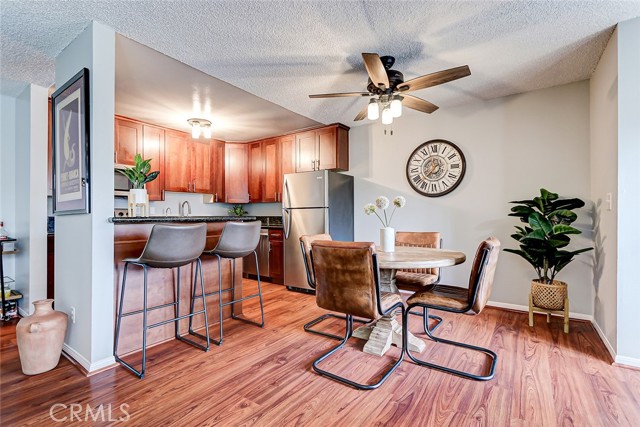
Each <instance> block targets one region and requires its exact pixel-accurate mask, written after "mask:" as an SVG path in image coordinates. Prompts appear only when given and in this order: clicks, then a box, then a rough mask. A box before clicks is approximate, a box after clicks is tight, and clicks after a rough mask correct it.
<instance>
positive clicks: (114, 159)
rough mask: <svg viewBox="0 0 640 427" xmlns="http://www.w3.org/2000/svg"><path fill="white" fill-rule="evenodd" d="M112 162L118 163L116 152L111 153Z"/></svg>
mask: <svg viewBox="0 0 640 427" xmlns="http://www.w3.org/2000/svg"><path fill="white" fill-rule="evenodd" d="M113 163H118V152H117V151H116V152H114V153H113Z"/></svg>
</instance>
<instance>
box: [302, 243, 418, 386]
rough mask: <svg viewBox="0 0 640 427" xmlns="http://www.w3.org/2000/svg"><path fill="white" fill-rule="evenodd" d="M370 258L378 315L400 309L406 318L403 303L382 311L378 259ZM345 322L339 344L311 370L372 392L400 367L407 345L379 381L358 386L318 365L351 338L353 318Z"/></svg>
mask: <svg viewBox="0 0 640 427" xmlns="http://www.w3.org/2000/svg"><path fill="white" fill-rule="evenodd" d="M311 258H312V259H313V253H311ZM372 258H373V275H374V280H375V283H376V304H377V306H378V313H380V315H381V316H384V315H386V314H389V313H393V312H394V311H395V310H397V309H400V310H401V311H402V318H403V319H404V318H405V317H406V313H407V312H406V311H405V308H404V303H403V302H402V301H400V302H398V303H396V304H394V305H392V306H390V307H389V308H387V309H386V310H384V311H383V310H382V302H381V298H380V279H379V278H380V270H379V268H378V257H377V255H376V254H375V253H374V254H372ZM345 320H346V328H345V335H344V337H341V342H340V344H338V345H337V346H335V347H334V348H332V349H331V350H329V351H328V352H326V353H325V354H323V355H322V356H320V357H319V358H317V359H316V360H314V361H313V370H314V371H316V372H317V373H319V374H320V375H324V376H326V377H329V378H331V379H334V380H336V381H339V382H341V383H344V384H347V385H349V386H351V387H354V388H357V389H360V390H373V389H376V388H378V387H380V386H381V385H382V384H383V383H384V382H385V381H386V380H387V378H389V376H390V375H391V374H392V373H393V372H394V371H395V370H396V369H397V368H398V366H400V364H401V363H402V361H403V360H404V352H405V351H404V348H405V347H406V345H407V343H406V342H403V348H402V349H400V357H399V358H398V360H397V361H396V362H395V363H394V364H393V366H391V368H389V369H388V370H387V371H386V372H385V373H384V374H383V375H382V378H380V380H379V381H377V382H375V383H373V384H360V383H357V382H355V381H352V380H350V379H348V378H345V377H341V376H340V375H337V374H334V373H332V372H329V371H327V370H324V369H322V368H320V367H319V366H318V365H319V364H320V363H321V362H322V361H323V360H326V359H327V358H328V357H329V356H331V355H332V354H334V353H335V352H337V351H338V350H340V349H341V348H343V347H344V346H345V344H347V341H349V338H351V336H352V335H353V322H354V319H353V316H352V315H351V314H347V315H346V316H345Z"/></svg>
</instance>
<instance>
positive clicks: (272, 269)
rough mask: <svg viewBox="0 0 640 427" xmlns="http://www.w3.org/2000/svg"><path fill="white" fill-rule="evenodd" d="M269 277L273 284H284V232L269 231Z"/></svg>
mask: <svg viewBox="0 0 640 427" xmlns="http://www.w3.org/2000/svg"><path fill="white" fill-rule="evenodd" d="M269 276H270V277H271V280H272V281H273V283H280V284H284V231H283V230H278V229H270V230H269Z"/></svg>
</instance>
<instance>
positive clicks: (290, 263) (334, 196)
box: [282, 171, 353, 293]
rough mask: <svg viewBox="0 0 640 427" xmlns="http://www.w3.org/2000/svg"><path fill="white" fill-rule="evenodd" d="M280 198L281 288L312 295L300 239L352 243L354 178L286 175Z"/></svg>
mask: <svg viewBox="0 0 640 427" xmlns="http://www.w3.org/2000/svg"><path fill="white" fill-rule="evenodd" d="M282 195H283V197H282V219H283V225H284V237H285V244H284V284H285V285H286V286H287V288H288V289H289V290H294V291H303V292H311V293H312V292H313V290H312V289H311V288H310V287H309V285H308V283H307V274H306V272H305V269H304V260H303V259H302V252H301V250H300V236H302V235H305V234H321V233H329V234H331V237H332V238H333V240H343V241H353V177H352V176H350V175H343V174H340V173H336V172H331V171H314V172H302V173H291V174H286V175H285V176H284V184H283V189H282Z"/></svg>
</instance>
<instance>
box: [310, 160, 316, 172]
mask: <svg viewBox="0 0 640 427" xmlns="http://www.w3.org/2000/svg"><path fill="white" fill-rule="evenodd" d="M311 167H312V168H313V170H316V161H315V160H311Z"/></svg>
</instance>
